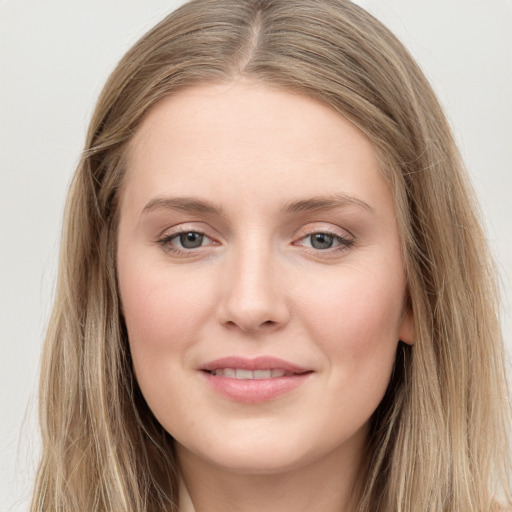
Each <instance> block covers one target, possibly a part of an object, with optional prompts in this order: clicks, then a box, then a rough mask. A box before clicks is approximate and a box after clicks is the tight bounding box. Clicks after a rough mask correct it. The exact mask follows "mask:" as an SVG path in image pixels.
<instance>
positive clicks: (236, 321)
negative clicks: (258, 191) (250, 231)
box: [221, 236, 288, 331]
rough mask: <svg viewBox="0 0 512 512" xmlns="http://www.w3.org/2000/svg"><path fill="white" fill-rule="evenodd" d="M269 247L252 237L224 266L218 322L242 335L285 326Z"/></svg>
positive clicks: (285, 316)
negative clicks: (221, 301)
mask: <svg viewBox="0 0 512 512" xmlns="http://www.w3.org/2000/svg"><path fill="white" fill-rule="evenodd" d="M278 273H279V269H278V261H277V257H276V254H275V251H274V249H273V247H272V244H271V243H269V242H268V241H265V240H261V239H259V237H257V236H254V237H252V239H248V238H246V239H245V240H244V242H243V243H240V244H238V246H237V247H236V248H234V249H233V252H232V254H231V258H230V261H229V263H228V265H227V274H226V281H227V286H226V287H225V290H226V291H225V296H224V298H223V303H222V305H221V318H222V322H223V323H225V324H228V325H231V326H233V325H236V326H238V327H239V328H240V329H241V330H243V331H254V330H258V329H263V328H265V329H269V328H271V327H273V328H276V327H279V326H282V325H283V324H285V323H286V321H287V319H288V310H287V307H286V301H285V297H284V293H283V292H284V290H283V289H280V288H279V283H278Z"/></svg>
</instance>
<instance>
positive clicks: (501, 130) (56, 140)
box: [0, 0, 512, 512]
mask: <svg viewBox="0 0 512 512" xmlns="http://www.w3.org/2000/svg"><path fill="white" fill-rule="evenodd" d="M181 3H182V2H181V1H177V0H175V1H171V0H167V1H165V0H145V1H144V2H141V1H137V0H110V1H108V2H105V1H103V0H87V2H85V1H72V2H70V1H69V0H46V1H44V2H41V1H38V0H23V1H22V0H0V511H1V512H7V511H12V512H18V511H20V512H21V511H24V510H27V509H28V502H29V494H30V488H31V485H32V480H33V473H34V468H35V465H36V461H37V455H38V446H39V441H38V434H37V412H36V406H37V404H36V402H37V372H38V362H39V355H40V349H41V343H42V338H43V334H44V330H45V326H46V323H47V320H48V315H49V312H50V308H51V298H52V293H53V289H54V280H55V274H56V266H57V252H58V239H59V231H60V222H61V214H62V209H63V202H64V197H65V193H66V188H67V185H68V183H69V180H70V176H71V173H72V171H73V169H74V167H75V164H76V162H77V159H78V155H79V153H80V150H81V146H82V143H83V139H84V135H85V130H86V126H87V122H88V119H89V116H90V114H91V111H92V108H93V105H94V101H95V98H96V97H97V95H98V93H99V91H100V89H101V86H102V84H103V82H104V81H105V79H106V77H107V76H108V74H109V72H110V71H111V70H112V68H113V66H114V65H115V63H116V62H117V61H118V59H119V58H120V57H121V56H122V54H123V53H124V52H125V51H126V50H127V49H128V48H129V47H130V46H131V45H132V44H133V43H134V42H135V41H136V40H137V39H138V37H139V36H141V35H142V34H143V33H144V32H145V31H146V30H147V29H149V28H150V27H151V26H152V25H154V24H155V23H156V22H157V21H159V20H160V19H161V18H162V17H163V16H164V15H165V14H166V13H167V12H169V11H171V10H172V9H173V8H174V7H175V6H177V5H178V4H181ZM358 3H359V4H361V5H362V6H363V7H366V8H367V9H369V10H370V11H371V12H373V13H374V14H375V15H376V16H377V17H378V18H379V19H381V20H382V21H383V22H384V23H386V24H387V25H388V26H389V27H390V28H391V29H392V30H393V31H394V32H395V33H396V34H397V35H398V36H399V37H400V38H401V39H402V40H403V41H404V42H405V43H406V45H407V46H408V48H409V49H410V50H411V51H412V53H413V55H414V56H415V57H416V58H417V59H418V61H419V62H420V65H421V66H422V67H423V69H424V70H425V72H426V74H427V76H428V77H429V78H430V80H431V82H432V83H433V85H434V87H435V89H436V90H437V92H438V94H439V96H440V98H441V101H442V102H443V104H444V106H445V108H446V110H447V113H448V116H449V118H450V120H451V123H452V125H453V128H454V131H455V134H456V137H457V140H458V141H459V143H460V146H461V148H462V152H463V155H464V157H465V159H466V162H467V164H468V167H469V170H470V173H471V175H472V177H473V181H474V184H475V187H476V190H477V193H478V196H479V197H480V199H481V201H482V207H483V210H484V214H485V218H486V222H487V227H488V236H489V240H490V242H491V245H492V247H493V250H494V252H495V255H496V258H497V260H498V262H499V267H500V270H501V276H502V282H503V289H504V294H505V295H507V296H508V297H509V298H508V299H507V302H506V303H505V304H506V306H505V307H504V320H503V324H504V329H505V336H506V340H507V345H508V348H509V352H512V336H511V333H512V328H511V324H512V319H511V315H510V297H511V296H512V291H511V289H512V284H511V283H512V228H511V222H512V200H511V199H512V172H511V171H512V169H511V162H512V0H485V1H484V0H359V1H358Z"/></svg>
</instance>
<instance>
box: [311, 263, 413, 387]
mask: <svg viewBox="0 0 512 512" xmlns="http://www.w3.org/2000/svg"><path fill="white" fill-rule="evenodd" d="M370 268H373V269H375V268H379V266H377V265H373V266H372V267H370ZM383 268H384V269H385V267H383ZM404 286H405V279H404V277H403V272H402V271H401V269H395V270H393V269H389V272H386V271H385V270H383V271H381V272H376V271H375V270H374V271H371V270H370V269H369V268H362V269H359V270H357V271H356V270H355V269H350V271H349V272H346V274H345V275H340V276H339V279H335V280H330V281H328V284H326V285H324V286H322V288H321V289H320V290H318V293H312V292H311V288H309V291H308V292H307V293H304V296H303V298H302V304H303V305H304V307H305V308H307V312H306V311H304V313H303V314H302V315H301V317H302V318H303V319H307V321H308V326H307V328H308V330H309V331H310V332H313V333H314V336H315V339H316V343H317V345H318V346H319V347H321V349H322V351H323V353H324V354H326V355H327V357H328V359H329V365H330V367H331V371H332V372H333V373H338V374H339V375H341V376H342V377H340V378H342V379H343V380H345V379H347V380H348V379H352V381H363V380H364V381H365V382H366V383H371V382H374V383H375V384H376V385H377V386H380V387H382V385H384V386H385V385H387V382H388V380H389V376H390V373H391V369H392V367H393V362H394V359H395V354H396V348H397V343H398V339H399V331H400V324H401V318H402V310H403V300H404ZM340 385H341V384H340Z"/></svg>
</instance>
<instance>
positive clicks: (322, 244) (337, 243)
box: [294, 231, 354, 252]
mask: <svg viewBox="0 0 512 512" xmlns="http://www.w3.org/2000/svg"><path fill="white" fill-rule="evenodd" d="M294 245H300V246H302V247H306V248H309V249H314V250H316V251H326V252H328V251H329V249H330V250H332V251H338V250H343V249H347V248H348V247H351V246H352V245H354V240H352V239H351V238H346V237H344V236H341V235H339V234H336V233H329V232H325V231H315V232H313V233H310V234H308V235H307V236H305V237H303V238H301V239H300V240H298V241H297V242H295V244H294Z"/></svg>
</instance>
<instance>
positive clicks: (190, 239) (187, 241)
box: [180, 231, 203, 249]
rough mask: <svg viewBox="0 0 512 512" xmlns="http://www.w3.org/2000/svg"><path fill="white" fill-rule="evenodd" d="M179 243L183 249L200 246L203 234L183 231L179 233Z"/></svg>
mask: <svg viewBox="0 0 512 512" xmlns="http://www.w3.org/2000/svg"><path fill="white" fill-rule="evenodd" d="M180 243H181V245H182V246H183V247H184V248H185V249H195V248H196V247H201V245H202V243H203V235H202V234H201V233H194V232H193V231H191V232H189V233H183V234H181V235H180Z"/></svg>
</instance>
